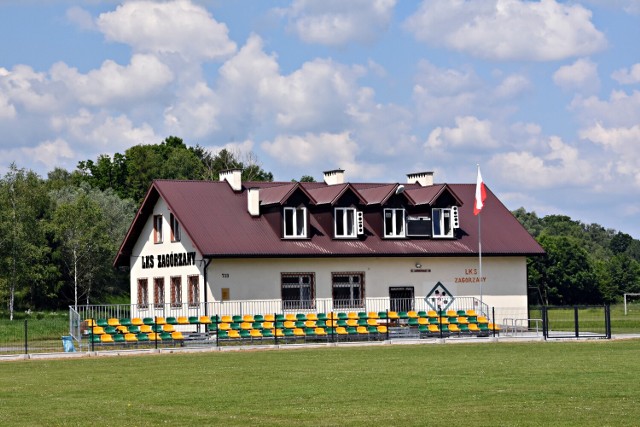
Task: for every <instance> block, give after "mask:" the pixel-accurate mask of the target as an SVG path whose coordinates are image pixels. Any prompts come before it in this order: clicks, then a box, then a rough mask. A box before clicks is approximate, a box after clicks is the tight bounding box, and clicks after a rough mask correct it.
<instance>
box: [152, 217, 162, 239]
mask: <svg viewBox="0 0 640 427" xmlns="http://www.w3.org/2000/svg"><path fill="white" fill-rule="evenodd" d="M153 242H154V243H162V215H154V216H153Z"/></svg>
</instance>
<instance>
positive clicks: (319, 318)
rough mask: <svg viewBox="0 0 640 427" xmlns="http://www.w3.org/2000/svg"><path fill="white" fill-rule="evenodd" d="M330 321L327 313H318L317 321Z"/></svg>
mask: <svg viewBox="0 0 640 427" xmlns="http://www.w3.org/2000/svg"><path fill="white" fill-rule="evenodd" d="M327 319H329V316H328V315H327V313H318V319H317V320H325V321H326V320H327Z"/></svg>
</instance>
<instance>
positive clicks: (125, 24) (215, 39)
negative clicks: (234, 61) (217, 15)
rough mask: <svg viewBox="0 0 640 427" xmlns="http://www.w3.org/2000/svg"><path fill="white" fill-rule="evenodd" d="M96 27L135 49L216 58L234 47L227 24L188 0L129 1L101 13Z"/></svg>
mask: <svg viewBox="0 0 640 427" xmlns="http://www.w3.org/2000/svg"><path fill="white" fill-rule="evenodd" d="M97 26H98V28H99V29H100V31H102V32H103V33H104V35H105V37H106V38H107V39H108V40H110V41H115V42H121V43H125V44H127V45H129V46H131V47H133V49H134V50H135V51H137V52H143V53H155V54H170V55H180V56H182V57H184V58H185V59H191V60H217V59H221V58H225V57H228V56H229V55H231V54H232V53H234V52H235V50H236V45H235V43H234V42H233V41H231V40H230V39H229V36H228V32H229V31H228V29H227V26H226V25H225V24H221V23H218V22H217V21H216V20H215V19H214V18H213V17H212V16H211V14H209V12H207V10H206V9H204V8H203V7H201V6H198V5H195V4H193V3H191V2H190V1H188V0H175V1H169V2H160V3H157V2H152V1H144V0H143V1H130V2H127V3H125V4H122V5H120V6H118V7H117V8H116V10H115V11H113V12H107V13H103V14H101V15H100V16H99V17H98V19H97Z"/></svg>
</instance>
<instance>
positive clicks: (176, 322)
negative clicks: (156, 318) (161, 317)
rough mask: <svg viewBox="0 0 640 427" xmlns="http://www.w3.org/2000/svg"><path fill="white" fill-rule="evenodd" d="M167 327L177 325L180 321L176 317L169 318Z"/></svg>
mask: <svg viewBox="0 0 640 427" xmlns="http://www.w3.org/2000/svg"><path fill="white" fill-rule="evenodd" d="M166 322H167V325H177V324H178V320H177V319H176V318H175V317H167V320H166Z"/></svg>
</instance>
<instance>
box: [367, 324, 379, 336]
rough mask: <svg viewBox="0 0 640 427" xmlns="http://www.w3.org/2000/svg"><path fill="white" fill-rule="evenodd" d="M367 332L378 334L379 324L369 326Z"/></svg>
mask: <svg viewBox="0 0 640 427" xmlns="http://www.w3.org/2000/svg"><path fill="white" fill-rule="evenodd" d="M367 332H369V335H376V334H377V333H378V327H377V326H368V327H367Z"/></svg>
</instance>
